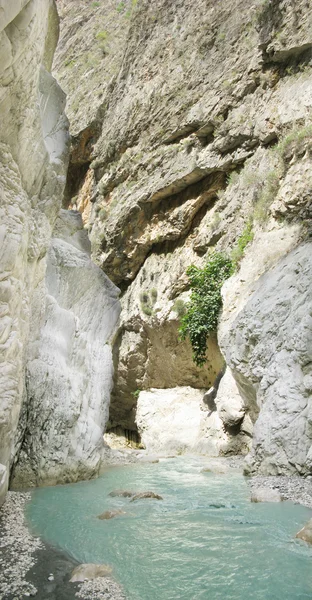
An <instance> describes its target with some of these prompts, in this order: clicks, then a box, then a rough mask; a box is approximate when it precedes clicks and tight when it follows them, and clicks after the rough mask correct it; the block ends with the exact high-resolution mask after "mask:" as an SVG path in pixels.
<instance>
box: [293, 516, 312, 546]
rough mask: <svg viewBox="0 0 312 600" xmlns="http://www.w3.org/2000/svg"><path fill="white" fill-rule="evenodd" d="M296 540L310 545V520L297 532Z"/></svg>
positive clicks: (311, 530)
mask: <svg viewBox="0 0 312 600" xmlns="http://www.w3.org/2000/svg"><path fill="white" fill-rule="evenodd" d="M296 538H299V539H300V540H303V541H304V542H308V544H312V519H310V521H308V522H307V523H306V525H305V526H304V527H303V528H302V529H300V531H298V533H297V534H296Z"/></svg>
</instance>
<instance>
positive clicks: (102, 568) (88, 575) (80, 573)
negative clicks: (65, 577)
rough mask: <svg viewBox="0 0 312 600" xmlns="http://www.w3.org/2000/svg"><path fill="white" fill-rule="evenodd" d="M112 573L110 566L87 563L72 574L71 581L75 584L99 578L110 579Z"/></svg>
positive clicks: (79, 566)
mask: <svg viewBox="0 0 312 600" xmlns="http://www.w3.org/2000/svg"><path fill="white" fill-rule="evenodd" d="M111 573H112V568H111V567H109V566H108V565H95V564H92V563H89V564H88V563H86V564H82V565H78V567H76V568H75V569H74V570H73V572H72V574H71V578H70V581H71V583H75V582H76V581H85V580H86V579H96V578H97V577H109V576H110V575H111Z"/></svg>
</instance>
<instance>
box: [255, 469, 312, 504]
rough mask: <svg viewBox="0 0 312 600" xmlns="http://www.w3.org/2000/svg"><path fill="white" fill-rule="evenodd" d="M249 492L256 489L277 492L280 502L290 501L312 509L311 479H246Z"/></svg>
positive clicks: (262, 477) (257, 477) (271, 477)
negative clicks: (280, 498) (280, 497)
mask: <svg viewBox="0 0 312 600" xmlns="http://www.w3.org/2000/svg"><path fill="white" fill-rule="evenodd" d="M247 481H248V482H249V485H250V488H251V492H253V491H254V490H255V489H256V488H260V487H261V488H268V489H271V490H277V491H278V492H279V493H280V494H281V496H282V500H290V501H291V502H294V503H295V504H302V505H303V506H306V507H307V508H311V509H312V477H310V476H309V477H306V478H303V477H295V476H293V477H285V476H279V477H274V476H270V477H264V476H260V475H257V476H255V477H251V478H250V479H247Z"/></svg>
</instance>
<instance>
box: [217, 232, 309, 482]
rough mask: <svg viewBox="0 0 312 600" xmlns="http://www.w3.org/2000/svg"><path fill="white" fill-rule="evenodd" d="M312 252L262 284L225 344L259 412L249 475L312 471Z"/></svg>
mask: <svg viewBox="0 0 312 600" xmlns="http://www.w3.org/2000/svg"><path fill="white" fill-rule="evenodd" d="M311 250H312V244H311V242H307V243H303V244H301V245H300V246H299V247H298V248H296V249H294V250H292V251H291V252H290V253H289V254H288V255H287V256H286V258H284V259H282V260H280V261H279V263H278V264H277V266H276V267H274V268H273V269H271V270H270V271H268V272H267V273H266V274H265V275H263V276H262V277H261V278H260V279H259V280H258V281H257V283H256V286H255V291H254V293H253V294H252V296H251V298H250V299H249V301H248V302H247V303H246V305H245V306H244V308H243V309H242V310H241V311H240V312H239V313H238V315H237V317H236V319H235V320H234V321H233V322H232V323H231V326H230V329H229V331H228V333H227V334H224V337H223V338H222V345H223V348H224V350H225V353H226V357H227V362H228V363H229V365H230V367H231V369H232V372H233V374H234V376H235V378H236V381H237V385H238V388H239V390H240V393H241V395H242V397H243V398H244V400H245V403H246V405H247V406H248V405H251V406H252V405H254V404H255V403H256V404H257V405H258V407H259V409H260V413H259V417H258V419H257V421H256V424H255V427H254V434H253V435H254V439H253V449H252V452H251V454H250V456H249V457H248V469H249V471H251V472H254V471H257V472H259V473H263V474H270V475H275V474H279V475H281V474H285V473H287V472H293V473H295V472H299V473H301V474H306V473H308V472H309V471H310V470H311V467H312V462H311V455H312V450H311V446H312V430H311V382H312V370H311V364H312V363H311V355H312V354H311V353H312V287H311V272H312V252H311Z"/></svg>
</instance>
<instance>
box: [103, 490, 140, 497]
mask: <svg viewBox="0 0 312 600" xmlns="http://www.w3.org/2000/svg"><path fill="white" fill-rule="evenodd" d="M134 494H135V492H130V491H129V490H113V491H112V492H110V493H109V494H108V495H109V496H111V497H112V498H115V497H116V496H117V497H118V496H119V497H121V498H132V496H134Z"/></svg>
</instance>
